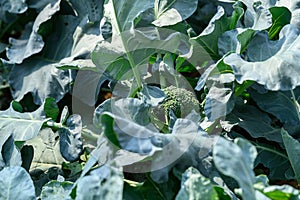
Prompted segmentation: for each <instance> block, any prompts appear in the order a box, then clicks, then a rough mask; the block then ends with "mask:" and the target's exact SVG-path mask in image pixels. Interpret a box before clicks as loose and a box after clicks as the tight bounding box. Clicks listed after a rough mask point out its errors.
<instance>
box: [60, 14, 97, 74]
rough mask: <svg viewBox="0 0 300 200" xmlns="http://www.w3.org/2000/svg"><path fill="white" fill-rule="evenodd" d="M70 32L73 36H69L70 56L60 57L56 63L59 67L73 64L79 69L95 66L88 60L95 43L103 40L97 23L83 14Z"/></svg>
mask: <svg viewBox="0 0 300 200" xmlns="http://www.w3.org/2000/svg"><path fill="white" fill-rule="evenodd" d="M72 34H73V38H70V40H72V43H73V46H72V48H70V50H71V51H70V53H69V54H70V56H68V57H66V58H64V59H62V60H61V61H60V62H59V64H58V65H59V66H60V67H62V66H64V65H68V66H74V67H77V68H79V69H81V68H83V69H84V68H95V65H94V64H93V63H92V62H91V60H90V53H91V52H92V51H93V50H94V48H95V47H96V44H97V43H98V42H100V41H102V40H103V37H102V35H101V31H100V27H99V23H98V22H97V23H91V22H90V21H89V19H88V17H86V16H85V17H83V18H82V20H81V22H80V23H79V24H78V26H77V27H76V29H75V30H74V32H73V33H72ZM91 41H93V42H91ZM66 56H67V55H66Z"/></svg>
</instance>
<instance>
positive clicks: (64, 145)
mask: <svg viewBox="0 0 300 200" xmlns="http://www.w3.org/2000/svg"><path fill="white" fill-rule="evenodd" d="M81 131H82V121H81V117H80V115H77V114H74V115H71V116H70V117H69V118H68V120H67V122H66V127H62V128H60V129H59V130H58V133H59V146H60V152H61V154H62V156H63V157H64V158H65V159H66V160H67V161H70V162H73V161H76V160H78V159H79V156H80V154H81V152H82V150H83V144H82V138H81Z"/></svg>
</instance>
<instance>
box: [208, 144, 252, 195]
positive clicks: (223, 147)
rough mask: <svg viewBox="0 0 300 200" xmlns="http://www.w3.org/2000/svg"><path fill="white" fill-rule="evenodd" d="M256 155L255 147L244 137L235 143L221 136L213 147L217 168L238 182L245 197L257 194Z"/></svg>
mask: <svg viewBox="0 0 300 200" xmlns="http://www.w3.org/2000/svg"><path fill="white" fill-rule="evenodd" d="M232 155H234V156H232ZM256 155H257V152H256V149H255V147H254V146H253V145H251V144H250V143H249V142H248V141H246V140H244V139H236V140H235V143H233V142H230V141H228V140H226V139H224V138H219V140H218V141H217V143H216V144H215V146H214V149H213V159H214V163H215V165H216V167H217V169H218V170H219V171H220V172H222V173H223V174H225V175H227V176H230V177H232V178H234V179H235V180H236V181H237V182H238V184H239V186H240V188H241V189H242V196H243V198H244V199H252V198H253V197H254V196H255V190H254V188H253V184H254V182H255V177H254V172H253V162H254V159H255V157H256Z"/></svg>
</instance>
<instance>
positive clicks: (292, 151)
mask: <svg viewBox="0 0 300 200" xmlns="http://www.w3.org/2000/svg"><path fill="white" fill-rule="evenodd" d="M281 134H282V139H283V142H284V146H285V148H286V151H287V154H288V156H289V160H290V162H291V165H292V168H293V170H294V173H295V178H296V179H297V181H298V183H299V182H300V169H299V163H300V157H299V154H300V143H299V141H297V140H295V139H294V138H293V137H292V136H290V135H289V134H288V132H286V131H285V130H284V129H282V131H281Z"/></svg>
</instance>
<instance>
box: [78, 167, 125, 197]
mask: <svg viewBox="0 0 300 200" xmlns="http://www.w3.org/2000/svg"><path fill="white" fill-rule="evenodd" d="M123 183H124V182H123V177H122V175H121V173H120V171H118V168H113V166H111V167H109V166H106V165H104V166H102V167H100V168H98V169H96V170H95V171H92V173H91V175H88V176H84V177H82V178H80V179H79V180H78V183H77V189H76V199H79V200H89V199H114V200H122V197H123Z"/></svg>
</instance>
